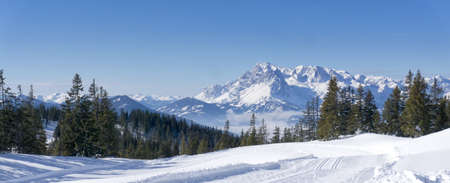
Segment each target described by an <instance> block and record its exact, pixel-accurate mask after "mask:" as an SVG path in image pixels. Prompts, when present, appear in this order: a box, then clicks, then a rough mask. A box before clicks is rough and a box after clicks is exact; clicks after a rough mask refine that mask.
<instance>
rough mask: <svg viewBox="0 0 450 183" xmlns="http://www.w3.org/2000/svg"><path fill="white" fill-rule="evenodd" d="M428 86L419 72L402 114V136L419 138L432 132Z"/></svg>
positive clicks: (410, 89) (410, 88)
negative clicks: (428, 105) (428, 104)
mask: <svg viewBox="0 0 450 183" xmlns="http://www.w3.org/2000/svg"><path fill="white" fill-rule="evenodd" d="M426 90H427V84H426V82H425V80H424V78H423V77H422V75H421V74H420V71H418V72H417V74H416V76H415V77H414V81H413V83H412V85H411V86H410V87H409V93H408V95H409V97H408V99H407V100H406V105H405V110H404V112H403V113H402V127H401V129H402V134H403V135H405V136H408V137H418V136H421V135H424V134H427V133H428V132H429V130H430V123H429V115H428V107H427V103H428V101H427V100H428V96H427V93H426Z"/></svg>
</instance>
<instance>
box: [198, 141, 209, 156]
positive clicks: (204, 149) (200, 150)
mask: <svg viewBox="0 0 450 183" xmlns="http://www.w3.org/2000/svg"><path fill="white" fill-rule="evenodd" d="M208 151H209V149H208V141H207V140H206V139H204V138H202V140H200V144H199V146H198V149H197V154H202V153H207V152H208Z"/></svg>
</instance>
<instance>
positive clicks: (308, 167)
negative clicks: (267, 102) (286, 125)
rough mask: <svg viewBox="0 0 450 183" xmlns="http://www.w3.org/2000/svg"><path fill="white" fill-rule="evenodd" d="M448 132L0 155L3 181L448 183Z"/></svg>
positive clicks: (1, 178) (449, 150)
mask: <svg viewBox="0 0 450 183" xmlns="http://www.w3.org/2000/svg"><path fill="white" fill-rule="evenodd" d="M448 139H450V129H448V130H444V131H441V132H438V133H435V134H431V135H428V136H424V137H420V138H416V139H411V138H398V137H392V136H384V135H376V134H362V135H358V136H355V137H351V138H347V139H342V140H335V141H328V142H321V141H314V142H306V143H284V144H270V145H259V146H248V147H239V148H234V149H229V150H223V151H218V152H213V153H207V154H201V155H194V156H177V157H174V158H166V159H157V160H130V159H115V158H105V159H90V158H75V157H48V156H32V155H22V154H2V155H0V181H5V182H115V183H121V182H140V183H147V182H149V183H150V182H151V183H153V182H155V183H156V182H165V183H172V182H173V183H176V182H192V183H194V182H226V183H232V182H237V183H247V182H249V183H253V182H261V183H269V182H274V183H275V182H276V183H279V182H287V183H288V182H308V183H314V182H345V183H347V182H396V183H411V182H412V183H420V182H424V183H425V182H426V183H428V182H438V183H445V182H450V156H448V154H450V143H447V140H448Z"/></svg>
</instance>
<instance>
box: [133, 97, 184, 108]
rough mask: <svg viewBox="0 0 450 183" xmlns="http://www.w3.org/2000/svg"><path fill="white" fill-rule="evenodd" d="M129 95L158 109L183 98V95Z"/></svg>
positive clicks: (149, 106)
mask: <svg viewBox="0 0 450 183" xmlns="http://www.w3.org/2000/svg"><path fill="white" fill-rule="evenodd" d="M129 97H130V98H132V99H134V100H136V101H138V102H140V103H141V104H144V105H145V106H147V107H148V108H150V109H157V108H160V107H163V106H166V105H169V104H170V103H172V102H175V101H177V100H179V99H182V97H179V96H157V95H150V96H147V95H142V94H136V95H130V96H129Z"/></svg>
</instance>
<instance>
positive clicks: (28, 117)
mask: <svg viewBox="0 0 450 183" xmlns="http://www.w3.org/2000/svg"><path fill="white" fill-rule="evenodd" d="M20 93H21V92H20ZM33 100H34V94H33V86H32V85H31V86H30V93H29V96H28V98H27V99H26V101H25V102H24V103H23V105H22V106H21V107H20V108H22V110H21V111H23V113H22V114H19V115H22V116H23V117H21V118H22V121H21V122H22V125H21V127H20V131H21V134H22V135H21V136H22V138H21V142H20V144H21V145H20V147H19V152H21V153H26V154H44V153H45V152H46V136H45V132H44V129H43V126H42V125H43V124H42V120H41V116H40V115H39V114H38V111H37V110H36V109H35V108H34V106H33ZM19 115H18V116H19Z"/></svg>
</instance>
